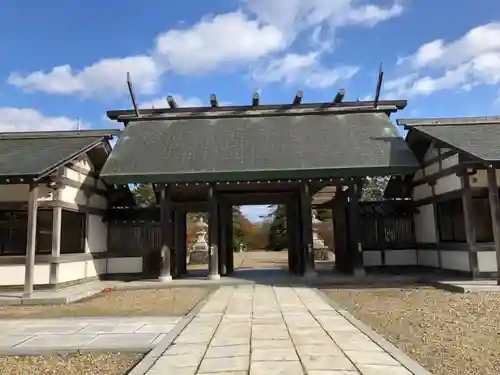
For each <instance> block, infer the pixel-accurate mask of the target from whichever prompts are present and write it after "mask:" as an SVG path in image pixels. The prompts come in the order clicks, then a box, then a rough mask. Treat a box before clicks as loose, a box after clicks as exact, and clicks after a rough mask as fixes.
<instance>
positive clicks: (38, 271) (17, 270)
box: [0, 264, 50, 286]
mask: <svg viewBox="0 0 500 375" xmlns="http://www.w3.org/2000/svg"><path fill="white" fill-rule="evenodd" d="M49 282H50V265H49V264H36V265H35V270H34V274H33V283H34V284H35V285H46V284H49ZM0 285H4V286H7V285H24V264H23V265H21V264H20V265H12V266H8V265H2V266H0Z"/></svg>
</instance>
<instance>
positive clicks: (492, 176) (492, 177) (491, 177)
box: [487, 166, 500, 285]
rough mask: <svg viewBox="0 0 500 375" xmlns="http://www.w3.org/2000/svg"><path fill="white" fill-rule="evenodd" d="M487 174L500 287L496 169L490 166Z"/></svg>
mask: <svg viewBox="0 0 500 375" xmlns="http://www.w3.org/2000/svg"><path fill="white" fill-rule="evenodd" d="M487 174H488V193H489V199H490V212H491V225H492V227H493V238H494V240H495V250H496V256H497V284H498V285H500V199H499V198H498V184H497V176H496V169H495V168H494V167H493V166H489V168H488V169H487Z"/></svg>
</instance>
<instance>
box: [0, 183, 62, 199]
mask: <svg viewBox="0 0 500 375" xmlns="http://www.w3.org/2000/svg"><path fill="white" fill-rule="evenodd" d="M52 196H53V192H52V189H50V188H49V187H46V186H40V187H39V188H38V201H47V200H52ZM28 198H29V185H28V184H15V185H0V201H1V202H28Z"/></svg>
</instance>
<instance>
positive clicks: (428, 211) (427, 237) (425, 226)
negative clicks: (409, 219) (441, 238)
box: [414, 204, 437, 243]
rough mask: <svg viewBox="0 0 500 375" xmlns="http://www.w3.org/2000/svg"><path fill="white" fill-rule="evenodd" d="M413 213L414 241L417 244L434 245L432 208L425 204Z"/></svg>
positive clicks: (434, 233)
mask: <svg viewBox="0 0 500 375" xmlns="http://www.w3.org/2000/svg"><path fill="white" fill-rule="evenodd" d="M417 210H418V212H417V213H415V217H414V224H415V239H416V240H417V242H419V243H436V242H437V238H436V230H435V226H434V225H435V224H434V206H433V205H432V204H426V205H424V206H419V207H417Z"/></svg>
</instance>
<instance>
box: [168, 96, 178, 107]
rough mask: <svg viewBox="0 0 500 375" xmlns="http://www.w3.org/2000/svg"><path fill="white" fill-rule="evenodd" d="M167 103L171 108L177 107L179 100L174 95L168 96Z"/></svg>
mask: <svg viewBox="0 0 500 375" xmlns="http://www.w3.org/2000/svg"><path fill="white" fill-rule="evenodd" d="M167 103H168V106H169V107H170V108H177V107H178V106H177V102H176V101H175V99H174V97H173V96H172V95H169V96H167Z"/></svg>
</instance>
